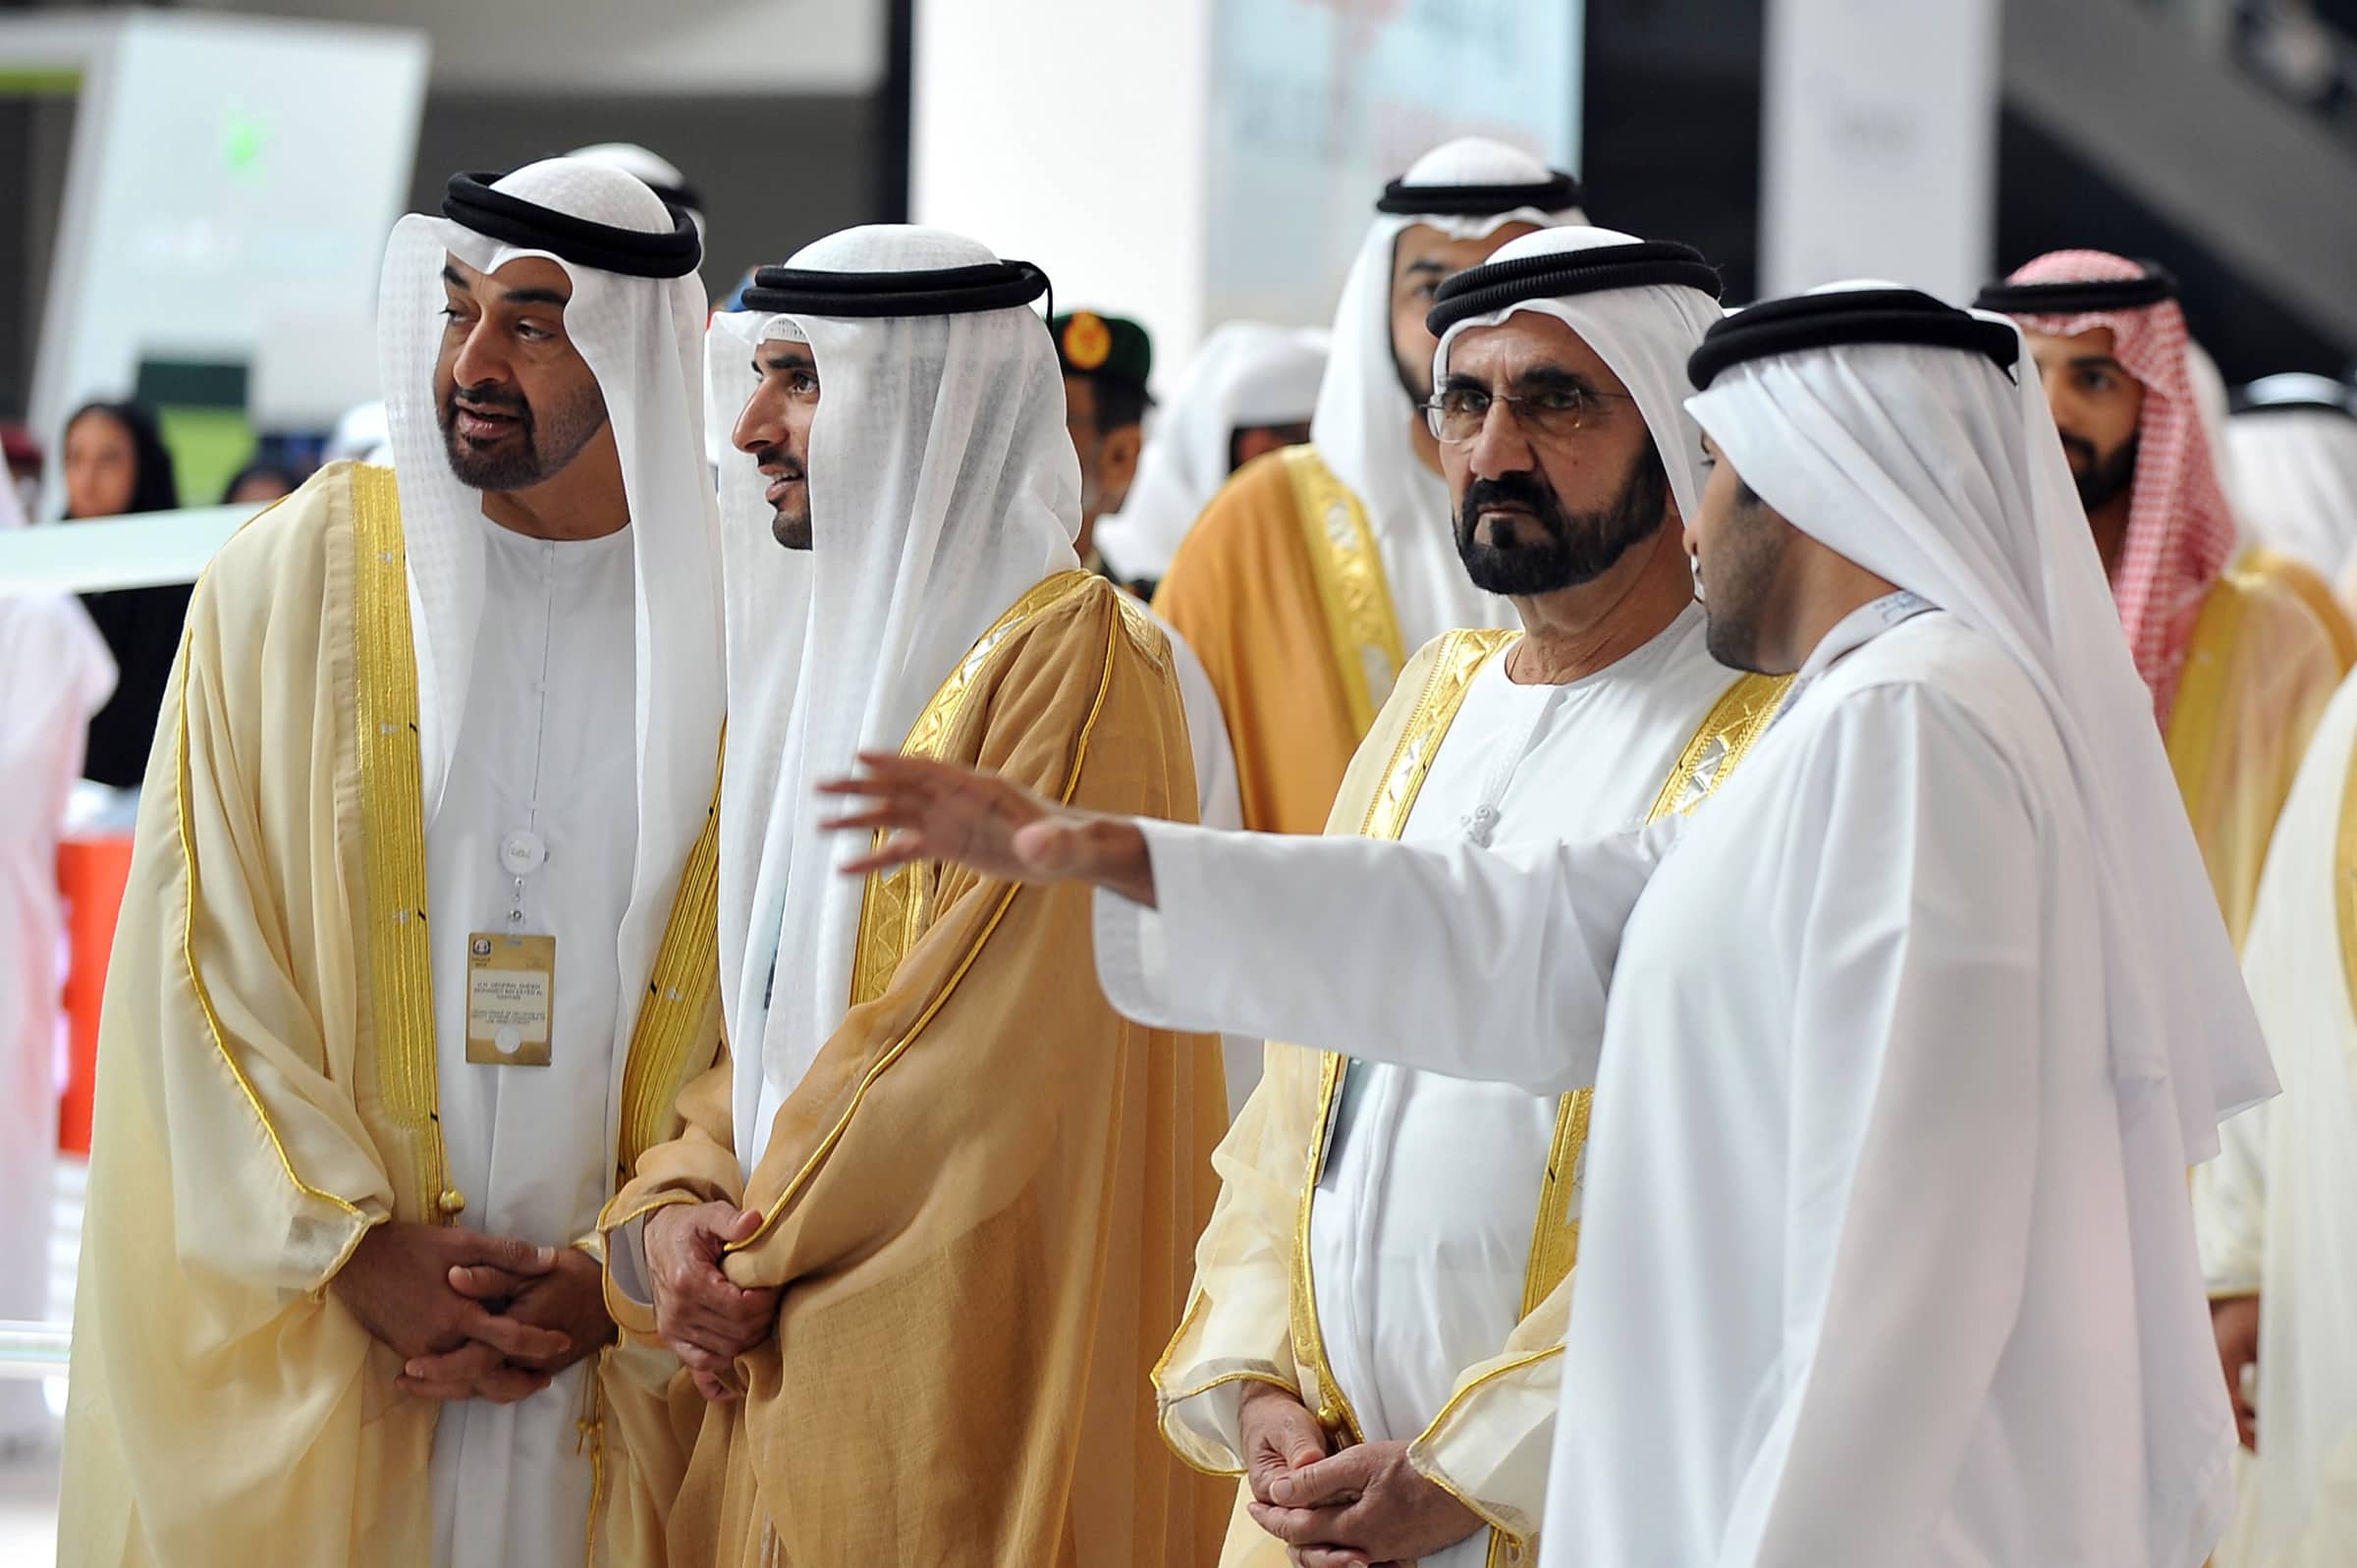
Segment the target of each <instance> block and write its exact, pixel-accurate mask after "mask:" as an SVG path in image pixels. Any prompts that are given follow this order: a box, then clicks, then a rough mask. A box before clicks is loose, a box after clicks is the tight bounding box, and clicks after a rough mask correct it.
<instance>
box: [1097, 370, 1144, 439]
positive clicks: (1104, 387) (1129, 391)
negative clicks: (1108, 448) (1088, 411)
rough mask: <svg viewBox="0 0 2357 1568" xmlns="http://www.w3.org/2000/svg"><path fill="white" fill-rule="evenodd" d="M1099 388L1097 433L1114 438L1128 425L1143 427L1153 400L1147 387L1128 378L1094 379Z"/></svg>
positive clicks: (1102, 377)
mask: <svg viewBox="0 0 2357 1568" xmlns="http://www.w3.org/2000/svg"><path fill="white" fill-rule="evenodd" d="M1089 379H1090V380H1091V381H1093V382H1095V383H1096V388H1097V434H1098V435H1101V436H1109V435H1112V434H1113V433H1114V432H1115V431H1116V430H1120V429H1122V428H1124V426H1127V425H1135V424H1143V423H1145V421H1146V409H1147V408H1148V407H1149V406H1152V402H1153V400H1152V399H1150V398H1148V397H1147V396H1146V384H1145V383H1144V382H1142V381H1132V380H1130V379H1129V378H1128V377H1127V376H1106V375H1098V376H1091V377H1090V378H1089Z"/></svg>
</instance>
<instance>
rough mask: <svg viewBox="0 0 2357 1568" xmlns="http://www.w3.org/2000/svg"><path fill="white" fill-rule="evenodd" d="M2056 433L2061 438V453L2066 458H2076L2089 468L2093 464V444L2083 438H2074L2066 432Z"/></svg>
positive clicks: (2094, 456)
mask: <svg viewBox="0 0 2357 1568" xmlns="http://www.w3.org/2000/svg"><path fill="white" fill-rule="evenodd" d="M2057 433H2058V434H2059V435H2060V436H2061V437H2062V451H2063V453H2064V454H2065V455H2066V456H2069V457H2072V458H2077V459H2079V460H2083V461H2085V462H2086V463H2088V464H2089V465H2090V466H2092V465H2093V464H2094V462H2095V459H2096V452H2095V443H2094V442H2092V441H2090V440H2088V439H2087V438H2086V437H2085V436H2074V435H2072V434H2071V433H2070V432H2069V431H2067V430H2063V431H2059V432H2057Z"/></svg>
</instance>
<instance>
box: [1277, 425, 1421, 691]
mask: <svg viewBox="0 0 2357 1568" xmlns="http://www.w3.org/2000/svg"><path fill="white" fill-rule="evenodd" d="M1285 472H1286V477H1287V478H1288V479H1289V480H1290V481H1292V487H1293V512H1294V514H1295V515H1296V516H1298V517H1299V518H1300V520H1301V536H1302V539H1303V541H1304V543H1306V544H1307V546H1308V548H1309V566H1310V573H1311V575H1312V576H1313V577H1315V578H1316V580H1317V586H1318V603H1319V604H1320V605H1321V606H1322V607H1323V608H1324V610H1325V612H1326V631H1327V635H1328V636H1329V637H1330V638H1331V639H1332V641H1333V643H1334V661H1335V668H1336V669H1337V670H1338V671H1339V672H1340V673H1341V675H1342V677H1343V704H1344V706H1345V707H1346V708H1347V709H1348V710H1349V715H1350V729H1351V732H1352V733H1353V734H1356V735H1364V734H1365V733H1366V732H1367V731H1368V730H1370V729H1372V728H1373V727H1374V724H1375V714H1376V712H1377V710H1379V709H1380V708H1381V707H1382V706H1383V704H1384V703H1385V701H1386V700H1388V699H1389V698H1390V696H1391V694H1392V685H1393V682H1395V681H1397V680H1398V678H1399V672H1400V671H1401V670H1402V669H1404V668H1405V667H1406V665H1407V651H1406V649H1405V648H1403V647H1402V646H1401V645H1400V636H1399V616H1398V612H1397V611H1396V610H1394V609H1393V607H1392V587H1391V581H1390V579H1389V578H1388V577H1386V576H1385V575H1384V570H1383V552H1382V550H1381V549H1380V548H1378V547H1377V545H1376V543H1375V534H1374V531H1373V530H1372V529H1370V528H1369V527H1368V526H1367V512H1366V508H1365V507H1363V506H1362V505H1360V504H1359V499H1358V497H1356V496H1354V495H1352V494H1351V493H1350V491H1349V490H1348V488H1347V487H1345V486H1344V485H1343V482H1342V481H1341V480H1340V479H1337V478H1336V477H1335V476H1334V471H1333V470H1332V469H1330V468H1328V467H1327V466H1326V463H1325V460H1323V459H1321V458H1320V457H1319V456H1318V452H1317V449H1316V448H1315V447H1311V446H1307V445H1303V446H1298V447H1288V448H1286V449H1285Z"/></svg>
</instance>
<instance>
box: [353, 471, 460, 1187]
mask: <svg viewBox="0 0 2357 1568" xmlns="http://www.w3.org/2000/svg"><path fill="white" fill-rule="evenodd" d="M351 483H352V518H353V536H354V541H355V545H356V549H355V552H354V554H355V566H354V573H353V575H354V584H353V597H354V611H355V613H354V625H355V633H356V634H355V643H356V648H355V653H356V659H355V665H356V670H357V679H356V682H355V684H356V688H357V690H356V700H355V703H354V707H355V709H356V713H357V719H358V729H359V736H358V738H359V774H360V843H361V866H362V876H363V886H364V888H365V893H364V896H363V898H362V904H361V907H362V911H363V921H364V924H365V927H366V937H365V942H366V946H367V949H368V960H369V975H368V990H367V997H368V1010H369V1014H370V1019H371V1028H372V1029H373V1031H374V1034H375V1044H376V1074H377V1095H378V1098H379V1099H380V1100H381V1101H382V1103H383V1106H384V1111H385V1116H386V1119H387V1120H388V1121H390V1122H391V1123H392V1124H393V1125H395V1126H396V1127H398V1128H400V1129H401V1130H402V1132H403V1133H404V1134H406V1135H407V1137H408V1141H409V1145H410V1157H411V1179H410V1181H409V1182H408V1183H407V1187H408V1191H407V1193H406V1194H405V1195H404V1196H406V1197H407V1198H408V1200H409V1203H408V1206H407V1207H408V1213H409V1215H411V1216H412V1217H416V1218H420V1219H423V1220H426V1221H427V1222H429V1223H441V1224H452V1223H455V1222H456V1221H457V1219H458V1217H459V1216H460V1214H461V1213H463V1212H464V1211H465V1209H466V1198H465V1196H464V1195H463V1194H460V1193H458V1192H457V1191H455V1190H454V1189H453V1188H452V1187H451V1186H450V1175H449V1163H448V1161H447V1159H446V1158H445V1155H444V1151H443V1146H442V1123H441V1117H440V1095H439V1086H438V1083H437V1079H436V1075H435V1069H436V1060H435V1051H434V974H433V952H432V946H431V945H430V943H429V941H428V938H427V926H426V890H425V803H424V793H423V790H424V786H423V783H422V780H421V772H422V770H421V764H420V761H419V757H418V742H417V723H418V721H417V651H416V645H415V643H414V642H413V641H411V629H410V578H409V567H408V556H407V553H406V550H405V547H404V544H403V539H402V526H401V491H400V487H399V486H398V485H397V484H396V483H395V481H394V477H393V470H392V469H390V468H380V467H374V466H371V465H369V464H366V463H355V464H354V465H353V468H352V479H351ZM395 1190H396V1192H400V1191H401V1184H399V1183H397V1184H396V1189H395Z"/></svg>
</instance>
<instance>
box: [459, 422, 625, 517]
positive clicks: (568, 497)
mask: <svg viewBox="0 0 2357 1568" xmlns="http://www.w3.org/2000/svg"><path fill="white" fill-rule="evenodd" d="M483 515H484V516H486V517H489V518H490V519H491V520H492V521H493V522H496V523H498V524H499V525H500V526H501V527H503V528H506V529H508V530H510V531H511V532H514V533H520V534H522V535H524V536H525V537H527V538H531V539H551V540H560V541H562V540H567V539H603V538H605V537H606V536H607V535H608V534H612V533H620V532H621V531H622V530H623V529H625V528H627V527H629V526H630V496H629V495H628V493H627V492H626V491H625V490H624V489H623V484H622V455H621V453H620V452H619V451H618V450H617V449H616V447H615V445H614V426H613V423H612V421H610V420H609V421H608V422H607V423H606V424H604V425H602V426H601V427H599V429H598V432H597V434H596V435H594V436H591V437H590V438H589V442H588V445H586V446H584V447H582V448H581V450H580V452H579V453H578V454H577V455H576V457H575V458H574V460H572V461H571V462H569V463H567V464H566V465H565V466H564V467H562V468H560V469H558V470H557V471H556V472H555V473H553V474H550V475H549V476H548V477H547V478H546V479H543V480H541V481H540V482H539V483H538V484H534V485H526V486H524V487H523V488H522V489H521V490H486V491H484V492H483Z"/></svg>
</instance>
